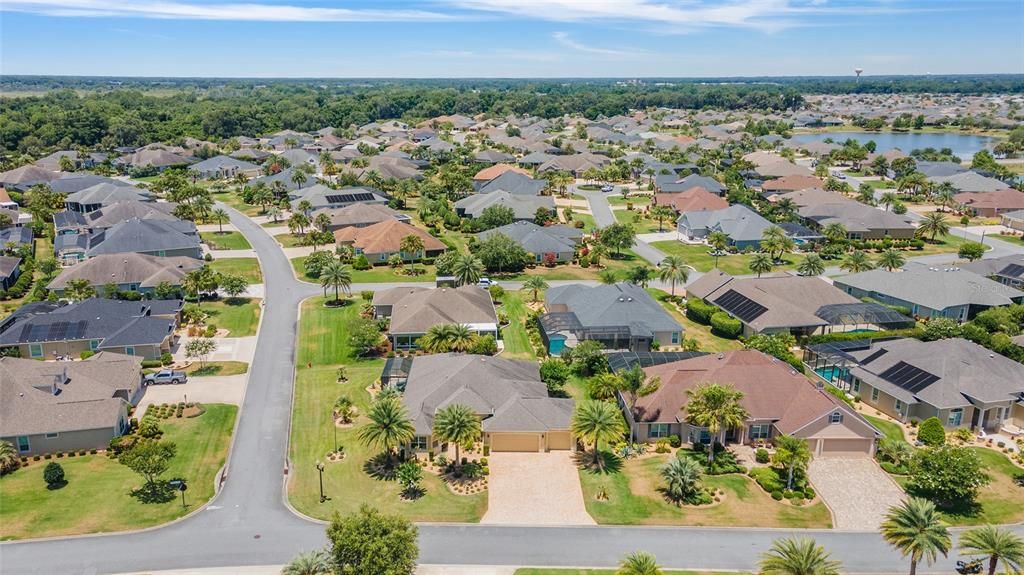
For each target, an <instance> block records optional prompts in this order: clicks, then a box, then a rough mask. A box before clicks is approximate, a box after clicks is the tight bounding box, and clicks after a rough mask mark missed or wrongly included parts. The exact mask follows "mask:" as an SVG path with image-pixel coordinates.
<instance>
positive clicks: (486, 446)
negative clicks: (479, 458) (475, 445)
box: [484, 445, 491, 457]
mask: <svg viewBox="0 0 1024 575" xmlns="http://www.w3.org/2000/svg"><path fill="white" fill-rule="evenodd" d="M490 454H491V446H490V445H485V446H484V457H487V456H488V455H490Z"/></svg>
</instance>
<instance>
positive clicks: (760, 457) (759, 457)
mask: <svg viewBox="0 0 1024 575" xmlns="http://www.w3.org/2000/svg"><path fill="white" fill-rule="evenodd" d="M754 461H756V462H758V463H768V462H769V461H771V456H770V455H768V450H767V449H765V448H763V447H759V448H757V451H755V452H754Z"/></svg>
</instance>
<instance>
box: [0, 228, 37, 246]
mask: <svg viewBox="0 0 1024 575" xmlns="http://www.w3.org/2000/svg"><path fill="white" fill-rule="evenodd" d="M8 245H13V246H14V247H15V248H18V247H19V246H31V245H32V228H31V227H28V226H25V227H20V228H18V227H11V228H2V229H0V246H3V247H5V248H6V247H7V246H8Z"/></svg>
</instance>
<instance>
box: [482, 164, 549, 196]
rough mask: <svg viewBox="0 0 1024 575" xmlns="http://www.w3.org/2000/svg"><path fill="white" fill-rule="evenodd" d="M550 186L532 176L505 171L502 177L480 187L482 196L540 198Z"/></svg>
mask: <svg viewBox="0 0 1024 575" xmlns="http://www.w3.org/2000/svg"><path fill="white" fill-rule="evenodd" d="M547 186H548V183H547V181H545V180H535V179H533V178H531V177H530V176H528V175H526V174H523V173H520V172H518V171H513V170H505V171H504V172H502V173H501V175H499V176H497V177H495V178H494V179H492V180H490V181H488V182H487V183H485V184H483V185H481V186H480V188H479V189H478V190H477V192H478V193H480V194H491V193H495V192H507V193H509V194H512V195H513V196H539V195H541V193H543V192H544V188H546V187H547Z"/></svg>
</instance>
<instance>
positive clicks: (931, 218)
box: [917, 212, 949, 242]
mask: <svg viewBox="0 0 1024 575" xmlns="http://www.w3.org/2000/svg"><path fill="white" fill-rule="evenodd" d="M948 233H949V222H947V221H946V214H943V213H940V212H928V213H927V214H925V215H924V217H922V218H921V223H920V224H918V226H917V235H919V236H923V235H927V236H929V237H928V239H930V240H931V241H933V242H934V241H935V236H944V235H946V234H948Z"/></svg>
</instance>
